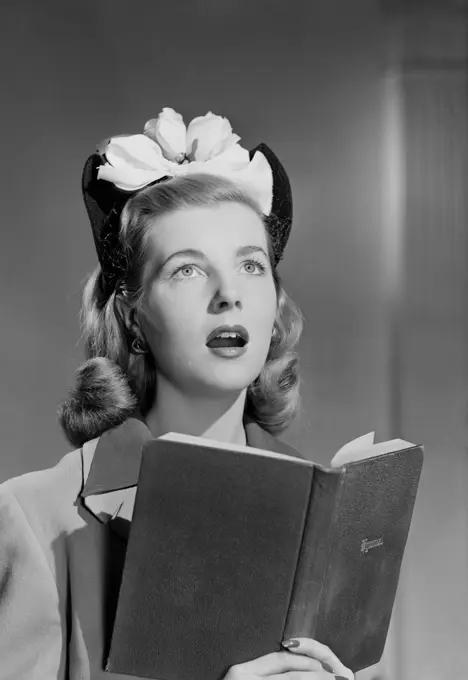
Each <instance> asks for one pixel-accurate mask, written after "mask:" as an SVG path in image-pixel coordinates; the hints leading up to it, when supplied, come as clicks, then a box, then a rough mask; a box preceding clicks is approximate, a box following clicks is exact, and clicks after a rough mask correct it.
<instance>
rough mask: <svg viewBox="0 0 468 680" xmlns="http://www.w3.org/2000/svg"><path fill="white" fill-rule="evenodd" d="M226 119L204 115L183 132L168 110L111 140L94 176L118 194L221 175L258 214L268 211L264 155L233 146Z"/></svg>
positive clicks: (267, 170) (270, 180)
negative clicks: (184, 177)
mask: <svg viewBox="0 0 468 680" xmlns="http://www.w3.org/2000/svg"><path fill="white" fill-rule="evenodd" d="M239 140H240V137H239V136H238V135H236V134H235V133H233V131H232V127H231V124H230V123H229V121H228V120H227V118H223V117H222V116H217V115H216V114H214V113H211V112H209V113H207V114H206V115H205V116H199V117H198V118H194V119H193V120H192V122H191V123H190V124H189V126H188V128H187V127H186V126H185V123H184V121H183V118H182V116H181V115H180V114H179V113H177V112H176V111H174V109H170V108H164V109H163V110H162V111H161V113H160V114H159V116H158V117H157V118H152V119H151V120H149V121H148V122H147V123H146V124H145V127H144V134H137V135H121V136H118V137H112V138H111V139H110V140H109V141H108V142H107V144H106V146H105V148H104V150H103V152H104V155H105V160H106V163H105V164H104V165H101V166H100V167H99V169H98V178H99V179H104V180H107V181H108V182H112V183H113V184H114V185H115V186H117V187H118V188H119V189H123V190H124V191H136V190H138V189H142V188H143V187H145V186H148V184H151V183H152V182H155V181H157V180H159V179H162V178H163V177H178V176H182V175H190V174H195V173H206V174H211V175H218V176H220V177H225V178H227V179H230V180H231V181H233V182H235V183H236V184H238V185H239V186H241V187H242V188H243V189H244V190H246V191H247V192H248V193H250V194H251V195H252V196H253V198H254V199H255V200H256V201H257V203H258V204H259V207H260V208H261V210H262V212H263V213H264V214H265V215H268V214H269V213H270V211H271V204H272V196H273V175H272V171H271V167H270V164H269V163H268V161H267V159H266V158H265V156H264V155H263V154H262V153H261V152H259V151H257V152H256V153H255V155H254V157H253V158H252V160H250V155H249V152H248V151H247V150H246V149H244V148H243V147H241V146H240V144H239V143H238V142H239Z"/></svg>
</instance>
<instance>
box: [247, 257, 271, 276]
mask: <svg viewBox="0 0 468 680" xmlns="http://www.w3.org/2000/svg"><path fill="white" fill-rule="evenodd" d="M244 267H245V268H246V271H247V273H248V274H255V273H258V274H264V273H265V271H266V267H265V265H264V264H263V262H259V261H258V260H247V262H244Z"/></svg>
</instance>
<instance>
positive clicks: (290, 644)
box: [281, 640, 299, 649]
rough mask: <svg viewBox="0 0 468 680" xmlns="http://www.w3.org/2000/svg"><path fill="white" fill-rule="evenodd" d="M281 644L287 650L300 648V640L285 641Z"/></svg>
mask: <svg viewBox="0 0 468 680" xmlns="http://www.w3.org/2000/svg"><path fill="white" fill-rule="evenodd" d="M281 644H282V645H283V647H286V649H290V648H291V647H299V640H283V642H282V643H281Z"/></svg>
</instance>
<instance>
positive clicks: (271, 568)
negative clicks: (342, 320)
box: [106, 433, 423, 680]
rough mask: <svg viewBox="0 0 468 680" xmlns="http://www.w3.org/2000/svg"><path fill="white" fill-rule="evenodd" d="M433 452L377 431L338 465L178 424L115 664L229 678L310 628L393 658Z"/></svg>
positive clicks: (137, 672)
mask: <svg viewBox="0 0 468 680" xmlns="http://www.w3.org/2000/svg"><path fill="white" fill-rule="evenodd" d="M422 462H423V448H422V447H421V446H415V445H413V444H411V443H410V442H406V441H403V440H392V441H390V442H383V443H381V444H374V443H373V434H370V435H366V436H364V437H362V438H360V439H359V440H355V441H354V442H351V443H350V444H349V445H347V446H345V447H343V448H342V449H341V450H340V451H338V453H337V454H336V455H335V456H334V458H333V459H332V461H331V465H330V467H325V466H322V465H318V464H315V463H313V462H311V461H308V460H303V459H299V458H293V457H290V456H288V455H284V454H281V453H276V452H269V451H265V450H262V449H255V448H253V447H247V446H239V445H235V444H234V445H231V444H223V443H220V442H215V441H213V440H208V439H203V438H200V437H191V436H189V435H180V434H176V433H170V434H168V435H164V436H163V437H160V438H159V439H156V440H153V441H150V442H148V443H147V444H146V445H145V447H144V449H143V453H142V463H141V468H140V476H139V482H138V489H137V493H136V499H135V506H134V512H133V518H132V523H131V528H130V534H129V539H128V545H127V553H126V559H125V565H124V570H123V576H122V583H121V588H120V593H119V600H118V605H117V611H116V617H115V621H114V628H113V634H112V640H111V646H110V652H109V657H108V660H107V666H106V670H107V671H110V672H115V673H125V674H128V675H134V676H137V677H148V678H154V679H157V680H220V678H222V677H223V675H224V674H225V673H226V672H227V670H228V669H229V668H230V667H231V666H232V665H235V664H240V663H244V662H246V661H250V660H252V659H255V658H258V657H260V656H262V655H264V654H268V653H271V652H273V651H279V650H280V649H281V646H280V644H281V641H282V640H285V639H287V638H293V637H299V636H300V637H310V638H314V639H316V640H318V641H319V642H322V643H323V644H325V645H328V646H329V647H330V648H331V649H332V650H333V651H334V653H335V654H337V656H338V657H339V658H340V660H341V661H342V662H343V663H344V664H345V665H346V666H348V667H349V668H351V670H352V671H353V672H357V671H359V670H361V669H363V668H366V667H368V666H372V665H374V664H375V663H377V662H378V661H379V660H380V658H381V655H382V652H383V649H384V645H385V640H386V636H387V631H388V627H389V623H390V618H391V613H392V608H393V603H394V599H395V595H396V590H397V584H398V578H399V573H400V568H401V562H402V558H403V553H404V549H405V545H406V542H407V537H408V532H409V528H410V522H411V517H412V513H413V507H414V502H415V497H416V493H417V488H418V483H419V478H420V473H421V468H422Z"/></svg>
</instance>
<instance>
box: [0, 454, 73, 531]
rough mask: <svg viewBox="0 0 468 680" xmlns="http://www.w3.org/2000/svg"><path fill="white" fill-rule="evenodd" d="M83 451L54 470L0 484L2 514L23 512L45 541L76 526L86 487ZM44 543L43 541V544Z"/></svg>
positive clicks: (34, 473) (30, 474) (0, 508)
mask: <svg viewBox="0 0 468 680" xmlns="http://www.w3.org/2000/svg"><path fill="white" fill-rule="evenodd" d="M82 460H83V459H82V450H81V449H76V450H74V451H71V452H70V453H68V454H66V455H65V456H63V458H62V459H61V460H60V461H59V462H58V463H57V464H56V465H55V466H53V467H51V468H49V469H46V470H37V471H34V472H28V473H26V474H24V475H20V476H18V477H13V478H11V479H8V480H7V481H5V482H3V483H2V484H0V515H3V516H4V513H5V512H6V513H7V516H8V515H10V514H11V513H12V512H16V513H21V514H22V515H23V516H24V518H25V519H26V520H27V522H28V524H29V525H30V527H31V529H32V530H33V532H34V533H35V534H36V535H37V536H38V537H39V538H41V536H42V537H43V539H44V541H46V542H47V537H48V536H51V535H58V534H59V533H62V532H63V531H66V530H67V527H68V526H70V527H71V526H72V525H73V523H74V519H75V518H76V517H77V510H76V507H75V502H76V499H77V496H78V495H79V493H80V491H81V488H82V486H83V462H82ZM41 542H42V541H41Z"/></svg>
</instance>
